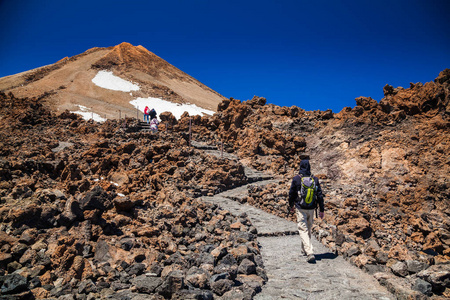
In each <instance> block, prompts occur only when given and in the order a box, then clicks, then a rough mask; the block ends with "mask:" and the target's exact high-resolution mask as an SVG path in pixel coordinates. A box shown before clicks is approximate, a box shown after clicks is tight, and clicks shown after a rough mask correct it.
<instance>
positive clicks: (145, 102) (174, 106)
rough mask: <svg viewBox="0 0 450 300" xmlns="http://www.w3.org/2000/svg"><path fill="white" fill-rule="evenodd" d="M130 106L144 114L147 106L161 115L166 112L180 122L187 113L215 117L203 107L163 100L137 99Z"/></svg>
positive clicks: (212, 112)
mask: <svg viewBox="0 0 450 300" xmlns="http://www.w3.org/2000/svg"><path fill="white" fill-rule="evenodd" d="M130 104H131V105H133V106H134V107H136V108H137V109H139V110H140V111H141V112H142V113H143V112H144V109H145V106H148V107H149V108H154V109H155V110H156V112H157V113H158V119H159V115H160V114H161V113H163V112H165V111H169V112H171V113H172V115H173V116H174V117H175V118H177V120H179V119H180V118H181V115H182V114H183V113H184V112H185V111H187V112H188V113H189V115H190V116H195V115H200V116H203V115H205V114H207V115H213V114H214V111H212V110H207V109H204V108H201V107H198V106H197V105H195V104H178V103H173V102H170V101H166V100H162V99H159V98H152V97H149V98H137V99H135V100H133V101H130Z"/></svg>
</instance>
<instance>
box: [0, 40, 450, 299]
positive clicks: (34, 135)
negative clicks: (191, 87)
mask: <svg viewBox="0 0 450 300" xmlns="http://www.w3.org/2000/svg"><path fill="white" fill-rule="evenodd" d="M128 48H129V45H126V44H121V45H119V46H117V47H116V48H115V49H114V51H112V52H111V53H113V54H114V55H115V56H116V59H117V61H118V62H120V63H122V62H123V63H127V60H129V59H131V60H132V57H133V51H144V49H140V48H138V47H137V48H136V47H134V48H133V49H131V50H130V49H128ZM128 56H129V57H128ZM109 59H110V58H109ZM449 78H450V76H449V71H448V70H445V71H443V72H441V74H440V75H439V77H438V78H437V79H436V80H435V81H434V82H431V83H426V84H423V85H422V84H412V85H411V87H410V88H408V89H402V88H396V89H394V88H393V87H390V86H386V87H385V88H384V90H385V97H384V98H383V99H382V100H381V101H380V102H379V103H378V102H377V101H375V100H373V99H371V98H366V97H360V98H358V99H356V103H357V105H356V107H355V108H353V109H352V108H345V109H343V110H342V111H341V112H339V113H337V114H334V113H332V112H331V111H326V112H321V111H314V112H306V111H304V110H302V109H300V108H298V107H295V106H293V107H289V108H288V107H277V106H275V105H272V104H266V100H265V99H264V98H260V97H254V98H253V99H251V100H249V101H245V102H241V101H239V100H235V99H228V100H225V101H223V102H222V103H220V104H219V107H218V113H216V114H215V115H214V116H212V117H198V116H196V117H194V118H192V119H190V118H189V116H188V115H187V114H185V115H184V116H183V117H182V118H181V119H180V120H178V121H177V120H174V118H173V116H171V115H170V114H165V115H164V117H163V115H161V119H162V121H163V122H162V123H164V124H162V126H161V130H160V131H159V132H158V134H146V133H141V132H139V131H138V124H137V121H136V120H133V119H127V120H123V119H122V120H113V121H111V120H109V121H107V122H105V123H103V124H94V123H92V122H86V121H83V120H82V119H81V118H80V117H78V116H76V115H74V114H70V113H69V112H65V113H62V114H61V115H59V116H58V117H56V116H54V115H53V114H52V113H51V112H50V111H49V110H48V109H46V107H45V106H44V105H43V101H42V99H28V98H25V99H18V98H16V97H14V95H12V94H10V95H5V94H0V115H1V118H0V199H1V204H2V205H1V207H0V220H1V224H2V225H1V228H0V230H1V231H0V233H1V232H3V233H1V234H0V237H4V238H2V239H1V241H0V254H1V255H0V264H1V265H2V266H3V267H4V268H0V270H1V272H3V274H8V273H10V272H13V271H14V269H15V268H16V269H17V268H25V267H31V266H32V267H36V268H39V269H35V270H34V271H35V273H36V274H35V275H33V276H35V277H36V278H40V280H41V282H42V283H43V284H55V282H58V283H59V284H60V286H62V285H63V284H65V283H70V282H72V284H73V287H77V288H80V284H81V282H83V281H84V282H85V283H83V289H86V290H89V288H88V285H87V283H86V281H87V280H93V281H95V282H96V283H98V282H102V284H104V286H105V287H106V286H111V285H112V284H113V283H114V284H118V282H119V281H120V280H119V279H120V276H122V275H123V274H122V273H123V272H125V273H126V274H128V275H129V276H139V275H141V274H143V273H154V274H156V276H157V277H158V278H159V279H158V280H160V281H161V282H159V281H158V284H159V285H160V286H165V285H163V284H162V282H163V281H164V282H165V284H166V285H167V284H169V282H168V280H169V281H170V280H175V281H176V282H178V283H180V285H177V289H183V288H184V287H183V284H182V283H183V282H185V281H186V280H187V281H188V282H190V284H193V285H195V286H199V287H200V286H201V287H203V288H208V283H207V278H210V276H213V275H215V274H214V266H215V265H217V264H218V263H220V260H221V259H222V258H224V257H228V259H229V257H230V255H231V256H236V255H239V254H240V253H244V252H247V253H259V250H258V249H253V250H252V249H251V248H250V247H253V248H254V246H255V245H256V244H254V243H251V242H252V241H254V240H255V237H254V236H253V235H252V234H250V233H249V231H250V225H251V224H250V223H249V221H248V220H247V219H246V218H244V217H236V216H232V215H230V214H229V213H228V212H226V211H222V210H220V209H218V208H217V207H213V206H210V205H207V204H204V203H201V202H199V201H198V200H197V199H196V197H198V196H201V195H213V194H215V193H218V192H220V191H222V190H226V189H230V188H233V187H237V186H240V185H243V184H246V183H248V181H247V177H246V174H245V172H244V167H243V164H245V165H248V166H250V167H253V168H255V169H258V170H261V171H265V172H267V173H271V174H274V175H277V176H278V177H279V178H280V179H281V181H280V183H279V184H271V185H267V186H266V187H264V188H256V187H254V188H251V189H250V190H249V197H247V198H245V199H244V200H245V201H247V202H248V203H249V204H251V205H255V206H258V207H261V208H263V209H266V210H268V211H270V212H272V213H274V214H277V215H279V216H281V217H286V218H288V217H289V216H288V215H287V212H286V206H287V192H288V189H289V186H290V181H291V179H292V177H293V176H294V175H295V174H296V173H297V172H298V166H299V163H300V161H301V159H305V158H309V159H310V160H311V165H312V172H313V174H315V175H317V177H319V178H320V180H321V184H322V188H323V190H324V193H325V219H324V220H323V221H320V220H319V221H317V222H316V225H315V226H314V232H315V233H316V234H317V236H318V237H319V239H320V240H321V241H322V242H323V243H324V244H326V245H328V246H329V247H330V248H332V249H334V250H336V251H337V252H338V253H341V254H343V255H344V256H346V257H348V258H349V259H350V260H351V261H352V262H353V263H355V264H356V265H358V266H359V267H361V268H369V267H370V266H373V265H378V266H382V268H387V269H392V268H394V269H395V271H394V273H395V272H397V273H398V274H403V275H402V276H405V274H406V273H405V272H403V271H404V270H403V269H404V268H403V269H401V270H400V268H399V266H400V265H399V264H398V263H399V262H402V263H403V264H404V265H406V266H409V267H408V268H409V269H407V270H408V271H407V272H409V273H408V274H416V273H417V274H419V273H420V272H421V271H422V270H424V269H425V268H427V267H428V266H430V265H433V264H435V263H436V262H438V263H440V264H441V263H446V262H448V261H449V259H450V250H449V249H450V219H449V215H450V208H449V204H450V203H449V198H450V193H449V186H450V182H449V180H450V178H449V175H448V174H450V164H449V158H448V153H449V152H450V149H449V147H450V135H449V128H450V125H449V124H450V123H449V117H450V106H449V99H450V98H449V97H450V93H449V86H450V82H449ZM189 124H192V139H193V140H195V141H201V142H205V143H209V144H211V145H220V146H221V145H222V144H223V149H224V152H225V153H232V154H234V155H237V156H239V160H227V159H221V158H216V157H215V156H211V155H207V154H205V153H204V152H203V151H202V150H197V149H194V148H192V147H189V138H190V137H189V134H188V130H189ZM219 148H220V147H219ZM290 218H292V216H290ZM2 234H3V235H2ZM6 236H7V237H8V238H5V237H6ZM244 250H245V251H244ZM227 255H228V256H227ZM403 264H401V266H404V265H403ZM8 266H9V267H8ZM236 268H237V266H236ZM180 270H181V273H177V272H178V271H180ZM188 270H190V271H189V272H188ZM400 271H401V272H400ZM30 272H31V271H30ZM121 272H122V273H121ZM183 272H184V273H183ZM430 272H431V271H430ZM33 274H34V273H33ZM120 274H122V275H120ZM180 274H184V275H180ZM247 275H248V278H253V277H254V276H257V275H261V276H262V277H264V276H263V275H262V274H247ZM180 276H181V277H182V276H187V277H186V278H185V279H183V278H181V277H180ZM420 276H422V275H420ZM433 276H434V275H432V274H431V275H430V274H428V273H426V275H423V276H422V277H420V278H423V279H424V280H429V281H431V280H432V279H430V278H435V277H433ZM262 277H260V278H262ZM118 278H119V279H118ZM73 280H75V281H73ZM246 280H247V279H246ZM258 280H259V279H258ZM261 280H262V279H261ZM166 281H167V282H166ZM231 282H232V281H231V280H230V284H231ZM100 286H101V285H100ZM433 286H435V287H437V288H435V293H437V294H439V293H441V294H442V293H443V292H442V291H441V290H440V289H441V288H442V286H443V284H441V283H439V282H438V281H437V280H436V281H435V282H433ZM80 289H81V288H80ZM444 290H445V288H444ZM33 293H35V295H40V294H42V295H44V294H46V293H44V292H43V291H42V290H39V289H34V290H33ZM150 293H159V294H160V295H166V296H167V293H169V292H168V291H166V290H164V291H163V290H160V292H158V291H157V288H156V287H155V288H154V289H153V290H152V291H151V292H150Z"/></svg>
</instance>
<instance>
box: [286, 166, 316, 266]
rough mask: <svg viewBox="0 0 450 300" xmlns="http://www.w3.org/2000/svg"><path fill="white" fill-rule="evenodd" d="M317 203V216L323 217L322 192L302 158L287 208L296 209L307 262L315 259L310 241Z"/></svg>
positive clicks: (312, 261)
mask: <svg viewBox="0 0 450 300" xmlns="http://www.w3.org/2000/svg"><path fill="white" fill-rule="evenodd" d="M317 205H319V210H320V212H319V216H320V218H321V219H323V216H324V205H323V194H322V189H321V188H320V183H319V179H318V178H317V177H315V176H313V175H311V166H310V164H309V160H302V161H301V162H300V171H299V174H298V175H295V176H294V178H293V179H292V183H291V188H290V189H289V209H290V211H291V212H293V211H294V209H295V211H296V215H297V226H298V232H299V234H300V239H301V240H302V250H303V253H304V254H305V255H306V256H307V258H306V260H307V262H309V263H314V262H315V261H316V258H315V257H314V251H313V246H312V243H311V227H312V224H313V219H314V210H315V209H317ZM294 207H295V208H294Z"/></svg>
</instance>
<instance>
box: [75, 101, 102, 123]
mask: <svg viewBox="0 0 450 300" xmlns="http://www.w3.org/2000/svg"><path fill="white" fill-rule="evenodd" d="M77 106H78V107H79V108H80V110H77V111H71V113H74V114H77V115H81V116H82V117H83V119H84V120H86V121H88V120H90V119H93V120H94V121H96V122H105V121H106V119H105V118H102V117H100V115H99V114H96V113H94V112H91V111H90V110H89V108H87V107H86V106H83V105H77Z"/></svg>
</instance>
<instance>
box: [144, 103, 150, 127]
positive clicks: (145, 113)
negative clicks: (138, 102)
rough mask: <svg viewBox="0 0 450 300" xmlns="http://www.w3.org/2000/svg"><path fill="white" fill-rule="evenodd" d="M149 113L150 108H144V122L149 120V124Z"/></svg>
mask: <svg viewBox="0 0 450 300" xmlns="http://www.w3.org/2000/svg"><path fill="white" fill-rule="evenodd" d="M149 112H150V108H148V106H146V107H145V108H144V122H145V121H146V120H147V124H148V122H149V118H148V117H149Z"/></svg>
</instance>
